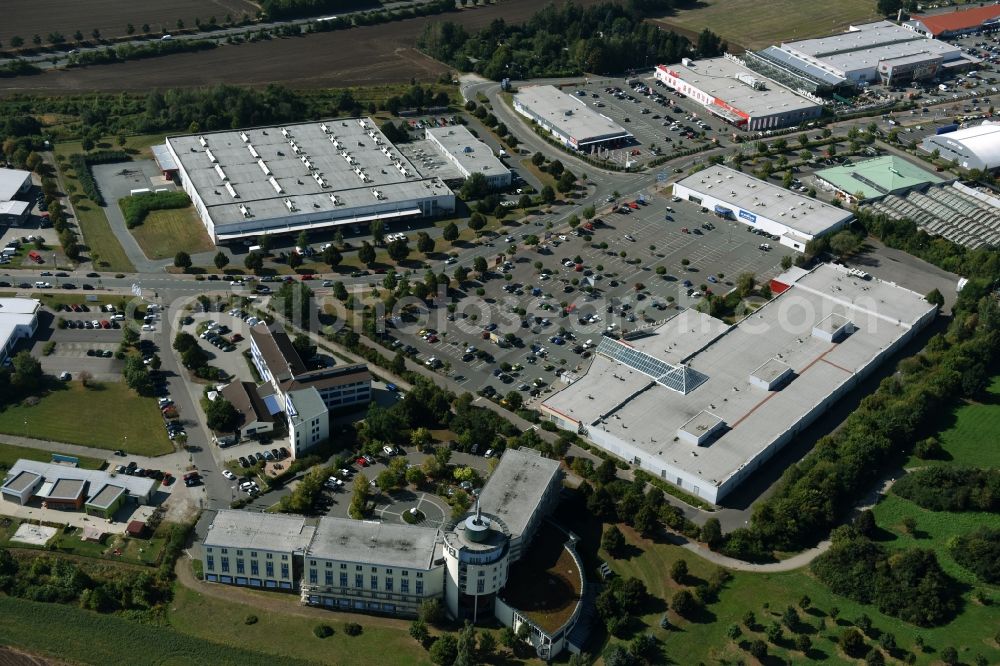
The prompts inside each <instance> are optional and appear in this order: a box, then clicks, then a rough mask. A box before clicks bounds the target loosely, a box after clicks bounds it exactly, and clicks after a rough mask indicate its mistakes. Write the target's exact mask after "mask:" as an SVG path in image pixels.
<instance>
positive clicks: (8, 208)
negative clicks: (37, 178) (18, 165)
mask: <svg viewBox="0 0 1000 666" xmlns="http://www.w3.org/2000/svg"><path fill="white" fill-rule="evenodd" d="M30 188H31V172H30V171H21V170H20V169H0V222H3V223H5V224H13V223H16V222H20V221H21V220H23V219H24V218H25V216H26V215H27V214H28V209H29V208H31V204H30V203H29V202H27V201H21V200H19V199H17V197H18V196H19V195H23V194H25V193H26V192H27V191H28V190H29V189H30Z"/></svg>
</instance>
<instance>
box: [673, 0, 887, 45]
mask: <svg viewBox="0 0 1000 666" xmlns="http://www.w3.org/2000/svg"><path fill="white" fill-rule="evenodd" d="M694 6H695V8H694V9H680V10H677V11H676V12H675V13H674V14H672V15H670V16H665V17H663V18H662V19H659V22H660V23H662V24H664V25H665V26H667V27H677V28H680V29H681V31H682V33H684V34H687V35H688V37H689V38H693V37H696V36H697V34H698V33H699V32H701V31H702V30H703V29H705V28H708V29H709V30H711V31H712V32H714V33H716V34H718V35H719V36H721V37H722V38H723V39H724V40H726V41H728V42H729V47H730V48H729V50H730V51H731V52H733V53H737V52H739V50H738V49H737V48H736V47H737V46H738V47H742V48H744V49H760V48H764V47H765V46H770V45H771V44H780V43H781V42H783V41H784V42H789V41H792V40H796V39H804V38H806V37H819V36H821V35H827V34H831V33H835V32H839V31H841V30H844V29H845V28H847V26H849V25H850V24H852V23H863V22H865V21H871V20H876V19H878V18H879V16H878V12H877V11H876V9H875V2H874V0H840V1H839V2H821V3H819V4H813V3H803V2H801V1H800V0H772V1H771V2H768V3H767V4H766V5H764V6H762V5H761V3H760V2H758V1H757V0H703V1H702V2H698V3H694Z"/></svg>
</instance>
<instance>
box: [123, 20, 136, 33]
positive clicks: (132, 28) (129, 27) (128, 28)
mask: <svg viewBox="0 0 1000 666" xmlns="http://www.w3.org/2000/svg"><path fill="white" fill-rule="evenodd" d="M125 33H126V34H128V35H134V34H135V26H134V25H132V24H131V23H129V24H128V25H127V26H125Z"/></svg>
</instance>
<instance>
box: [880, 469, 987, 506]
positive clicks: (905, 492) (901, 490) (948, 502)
mask: <svg viewBox="0 0 1000 666" xmlns="http://www.w3.org/2000/svg"><path fill="white" fill-rule="evenodd" d="M892 492H894V493H895V494H897V495H899V496H900V497H905V498H906V499H908V500H910V501H911V502H914V503H915V504H917V505H919V506H920V507H922V508H924V509H928V510H930V511H993V512H996V511H1000V469H977V468H974V467H941V466H934V467H924V468H923V469H918V470H916V471H915V472H911V473H909V474H907V475H906V476H904V477H903V478H901V479H899V480H898V481H897V482H896V483H895V484H893V486H892Z"/></svg>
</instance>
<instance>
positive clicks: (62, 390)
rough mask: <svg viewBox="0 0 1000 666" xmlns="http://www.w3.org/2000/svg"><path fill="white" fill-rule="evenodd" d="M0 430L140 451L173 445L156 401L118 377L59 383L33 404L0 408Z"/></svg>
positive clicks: (153, 451)
mask: <svg viewBox="0 0 1000 666" xmlns="http://www.w3.org/2000/svg"><path fill="white" fill-rule="evenodd" d="M116 415H117V416H116ZM0 432H3V433H7V434H10V435H18V436H27V437H35V438H38V439H50V440H53V441H56V442H66V443H69V444H80V445H82V446H92V447H94V448H98V449H108V450H112V451H113V450H115V449H124V450H125V451H126V452H128V453H132V454H136V455H145V456H159V455H164V454H167V453H170V452H172V451H173V450H174V447H173V445H172V444H171V443H170V440H169V439H168V438H167V435H166V432H165V431H164V429H163V419H162V417H161V416H160V411H159V410H158V409H157V408H156V402H154V401H153V399H152V398H143V397H140V396H138V395H136V394H135V392H133V391H132V390H131V389H129V388H128V387H127V386H125V384H122V383H118V382H106V383H103V384H101V385H100V387H99V388H94V389H87V388H84V387H83V385H82V384H80V383H79V382H75V381H74V382H66V383H62V384H58V385H56V389H55V390H53V391H51V392H50V393H48V394H47V395H45V396H43V397H42V398H41V399H40V400H39V401H38V403H37V404H35V405H32V406H28V405H25V404H23V403H22V404H18V405H13V406H10V407H8V408H7V409H5V410H4V411H3V412H0Z"/></svg>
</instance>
